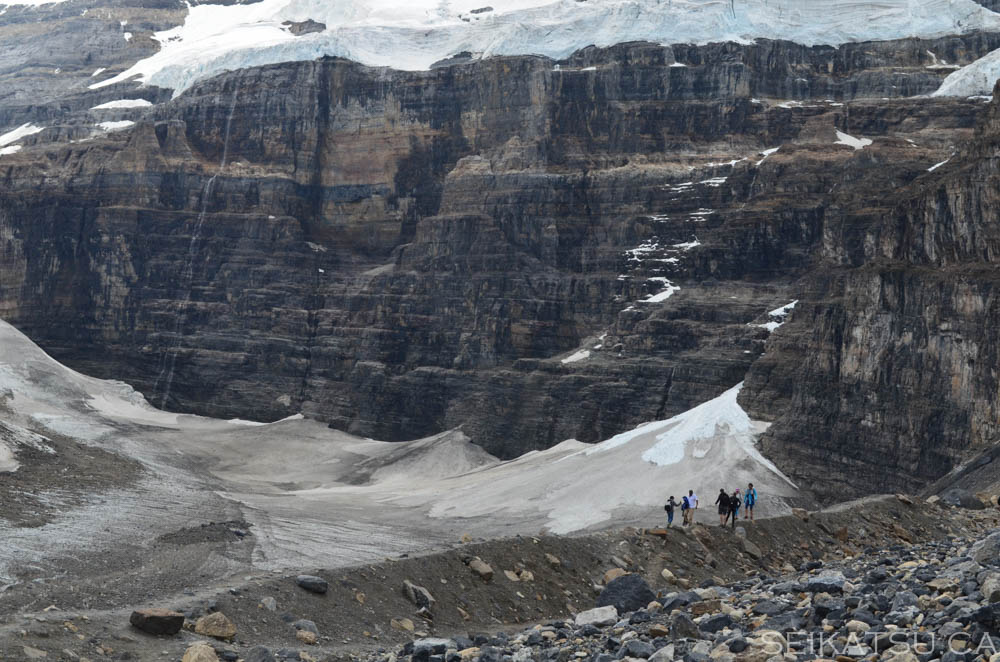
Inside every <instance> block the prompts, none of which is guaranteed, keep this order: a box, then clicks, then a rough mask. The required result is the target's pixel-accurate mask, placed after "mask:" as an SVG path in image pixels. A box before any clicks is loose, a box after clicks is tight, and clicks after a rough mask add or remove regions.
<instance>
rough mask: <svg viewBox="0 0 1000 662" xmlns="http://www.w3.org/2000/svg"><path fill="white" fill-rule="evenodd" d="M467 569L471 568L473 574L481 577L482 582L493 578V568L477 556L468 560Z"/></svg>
mask: <svg viewBox="0 0 1000 662" xmlns="http://www.w3.org/2000/svg"><path fill="white" fill-rule="evenodd" d="M469 570H471V571H472V573H473V574H474V575H476V576H477V577H479V578H480V579H482V580H483V581H484V582H488V581H491V580H492V579H493V568H491V567H490V565H489V564H488V563H486V562H485V561H483V560H482V559H481V558H479V557H478V556H477V557H476V558H474V559H472V560H471V561H469Z"/></svg>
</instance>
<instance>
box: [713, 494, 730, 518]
mask: <svg viewBox="0 0 1000 662" xmlns="http://www.w3.org/2000/svg"><path fill="white" fill-rule="evenodd" d="M715 505H717V506H718V507H719V526H725V525H726V518H727V517H728V516H729V495H728V494H726V490H725V488H723V487H720V488H719V496H717V497H716V498H715Z"/></svg>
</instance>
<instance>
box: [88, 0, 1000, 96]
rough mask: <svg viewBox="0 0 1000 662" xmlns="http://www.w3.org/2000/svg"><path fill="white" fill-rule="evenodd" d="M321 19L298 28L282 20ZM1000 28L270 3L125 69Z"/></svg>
mask: <svg viewBox="0 0 1000 662" xmlns="http://www.w3.org/2000/svg"><path fill="white" fill-rule="evenodd" d="M310 19H311V20H314V21H318V22H320V23H323V24H324V25H325V26H326V29H325V30H323V31H321V32H316V33H310V34H304V35H301V36H295V35H294V34H293V33H292V32H291V31H290V29H289V26H287V25H285V24H284V22H285V21H293V22H299V21H306V20H310ZM974 30H1000V15H998V14H996V13H994V12H992V11H989V10H988V9H986V8H984V7H982V6H980V5H979V4H977V3H976V2H975V1H974V0H920V1H916V0H873V1H865V2H863V1H859V0H589V1H588V2H577V1H576V0H490V1H489V2H487V0H450V1H449V2H441V1H440V0H411V1H410V2H407V3H400V2H398V0H352V1H351V2H345V1H339V2H329V1H328V0H263V1H262V2H258V3H254V4H246V5H240V4H236V5H231V6H222V5H212V4H200V5H196V6H192V7H190V9H189V13H188V15H187V18H186V20H185V22H184V24H183V25H180V26H177V27H175V28H172V29H169V30H165V31H162V32H157V33H155V34H154V39H156V40H157V41H159V42H160V44H161V48H160V51H159V52H158V53H156V54H155V55H152V56H150V57H148V58H145V59H143V60H140V61H139V62H137V63H136V64H135V65H133V66H132V67H130V68H129V69H127V70H125V71H123V72H121V73H120V74H118V75H117V76H114V77H112V78H108V79H106V80H102V81H100V82H97V83H94V84H93V85H91V87H92V88H98V87H103V86H106V85H112V84H114V83H119V82H121V81H125V80H129V79H130V78H133V77H138V80H139V81H140V82H142V83H146V84H152V85H159V86H162V87H168V88H172V89H173V90H174V93H175V94H180V93H181V92H182V91H184V90H185V89H187V88H188V87H189V86H190V85H191V84H192V83H194V82H195V81H197V80H199V79H201V78H205V77H208V76H212V75H215V74H217V73H220V72H222V71H226V70H236V69H241V68H244V67H250V66H256V65H263V64H272V63H276V62H288V61H296V60H312V59H315V58H317V57H320V56H323V55H331V56H341V57H345V58H348V59H351V60H355V61H357V62H361V63H363V64H367V65H373V66H386V67H392V68H395V69H404V70H424V69H427V68H429V67H430V66H431V64H433V63H434V62H436V61H438V60H442V59H444V58H447V57H450V56H453V55H456V54H458V53H463V52H469V53H472V54H474V55H476V56H480V57H487V56H491V55H530V54H535V55H545V56H549V57H553V58H564V57H566V56H568V55H570V54H571V53H573V52H574V51H576V50H578V49H580V48H583V47H585V46H589V45H596V46H610V45H613V44H617V43H622V42H626V41H634V40H644V41H651V42H656V43H662V44H671V43H708V42H717V41H727V40H732V41H738V42H744V43H745V42H750V41H752V40H754V39H757V38H770V39H788V40H791V41H795V42H798V43H801V44H806V45H816V44H832V45H836V44H841V43H846V42H853V41H867V40H882V39H898V38H903V37H941V36H946V35H954V34H964V33H967V32H970V31H974Z"/></svg>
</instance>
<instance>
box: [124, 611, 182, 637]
mask: <svg viewBox="0 0 1000 662" xmlns="http://www.w3.org/2000/svg"><path fill="white" fill-rule="evenodd" d="M128 622H129V623H131V624H132V626H133V627H135V628H137V629H139V630H142V631H143V632H146V633H148V634H177V633H178V632H180V631H181V627H183V625H184V614H182V613H180V612H178V611H171V610H169V609H156V608H154V609H136V610H135V611H133V612H132V615H131V616H130V617H129V619H128Z"/></svg>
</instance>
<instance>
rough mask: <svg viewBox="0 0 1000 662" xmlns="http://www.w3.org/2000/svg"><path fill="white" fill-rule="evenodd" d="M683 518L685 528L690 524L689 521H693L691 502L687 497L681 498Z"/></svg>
mask: <svg viewBox="0 0 1000 662" xmlns="http://www.w3.org/2000/svg"><path fill="white" fill-rule="evenodd" d="M681 517H682V518H683V519H682V520H681V521H682V522H683V525H684V526H687V525H688V524H690V521H689V520H690V519H691V501H690V500H688V498H687V497H686V496H682V497H681Z"/></svg>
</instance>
